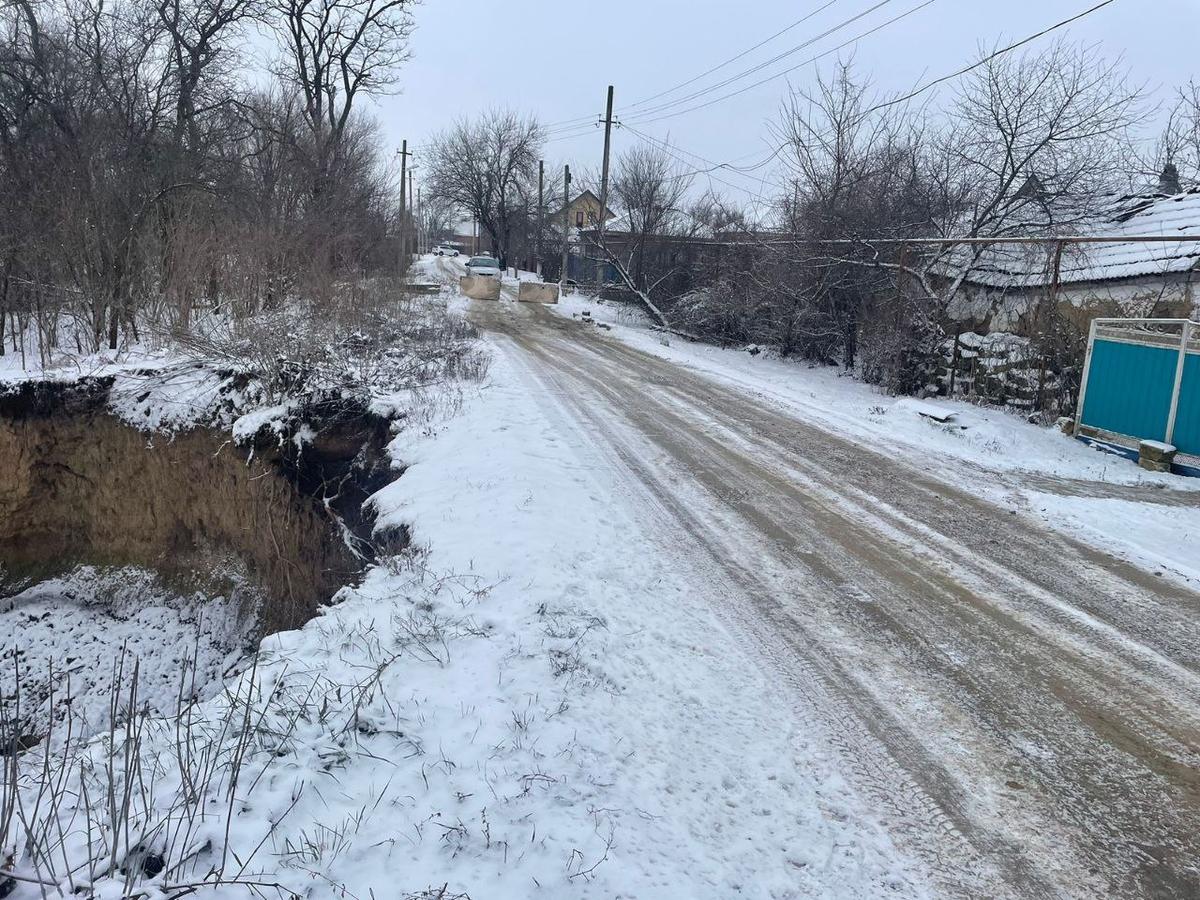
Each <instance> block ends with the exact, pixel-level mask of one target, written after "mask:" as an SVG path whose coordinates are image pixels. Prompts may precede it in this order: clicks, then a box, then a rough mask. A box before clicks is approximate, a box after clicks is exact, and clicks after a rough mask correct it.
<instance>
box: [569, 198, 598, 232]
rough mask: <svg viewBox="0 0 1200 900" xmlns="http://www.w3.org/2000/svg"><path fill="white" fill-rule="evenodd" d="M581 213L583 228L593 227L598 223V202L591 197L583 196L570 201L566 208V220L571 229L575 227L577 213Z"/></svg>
mask: <svg viewBox="0 0 1200 900" xmlns="http://www.w3.org/2000/svg"><path fill="white" fill-rule="evenodd" d="M580 212H582V213H583V224H584V226H585V227H586V226H588V225H594V224H596V223H597V222H599V221H600V201H599V200H593V199H592V198H591V197H589V196H587V195H586V194H584V195H583V196H580V197H576V198H575V199H574V200H572V201H571V205H570V206H568V207H567V220H568V222H569V223H570V225H571V227H572V228H575V227H576V223H577V222H578V215H577V214H578V213H580Z"/></svg>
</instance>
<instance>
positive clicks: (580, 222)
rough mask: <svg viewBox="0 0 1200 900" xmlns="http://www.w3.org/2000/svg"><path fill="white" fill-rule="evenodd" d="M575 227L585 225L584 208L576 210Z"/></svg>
mask: <svg viewBox="0 0 1200 900" xmlns="http://www.w3.org/2000/svg"><path fill="white" fill-rule="evenodd" d="M575 227H576V228H582V227H583V210H582V209H577V210H575Z"/></svg>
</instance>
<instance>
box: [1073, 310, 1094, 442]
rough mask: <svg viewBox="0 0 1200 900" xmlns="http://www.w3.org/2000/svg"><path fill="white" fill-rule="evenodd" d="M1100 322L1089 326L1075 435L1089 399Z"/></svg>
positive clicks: (1080, 382)
mask: <svg viewBox="0 0 1200 900" xmlns="http://www.w3.org/2000/svg"><path fill="white" fill-rule="evenodd" d="M1098 321H1099V320H1098V319H1092V321H1091V323H1090V324H1089V326H1088V345H1087V353H1086V354H1084V357H1083V378H1081V379H1080V381H1079V401H1078V402H1077V404H1076V406H1075V433H1076V434H1078V433H1079V425H1080V423H1081V422H1083V402H1084V401H1085V400H1086V399H1087V389H1088V376H1089V375H1090V374H1091V373H1092V347H1093V346H1094V345H1095V343H1096V324H1097V322H1098Z"/></svg>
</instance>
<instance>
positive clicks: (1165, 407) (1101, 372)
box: [1080, 340, 1179, 441]
mask: <svg viewBox="0 0 1200 900" xmlns="http://www.w3.org/2000/svg"><path fill="white" fill-rule="evenodd" d="M1178 364H1179V351H1178V350H1169V349H1167V348H1165V347H1151V346H1147V345H1145V344H1126V343H1122V342H1119V341H1107V340H1097V341H1096V342H1095V343H1094V344H1093V345H1092V362H1091V367H1090V369H1089V372H1088V384H1087V396H1086V397H1084V401H1083V415H1082V416H1081V417H1080V421H1081V422H1082V423H1083V424H1084V425H1091V426H1093V427H1095V428H1102V429H1104V430H1105V431H1111V432H1114V433H1116V434H1124V435H1128V436H1129V437H1134V438H1139V439H1141V440H1153V441H1161V440H1163V438H1165V437H1166V434H1167V418H1168V417H1169V415H1170V412H1171V394H1172V392H1173V391H1174V389H1175V369H1176V367H1177V366H1178ZM1177 427H1178V426H1177Z"/></svg>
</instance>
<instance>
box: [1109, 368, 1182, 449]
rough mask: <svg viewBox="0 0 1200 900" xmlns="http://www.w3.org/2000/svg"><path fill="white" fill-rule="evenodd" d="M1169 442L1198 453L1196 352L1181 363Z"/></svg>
mask: <svg viewBox="0 0 1200 900" xmlns="http://www.w3.org/2000/svg"><path fill="white" fill-rule="evenodd" d="M1089 390H1091V389H1090V388H1089ZM1171 443H1172V444H1174V445H1175V446H1176V447H1178V448H1179V449H1180V450H1181V451H1182V452H1184V453H1194V454H1197V455H1200V354H1197V353H1189V354H1188V356H1187V360H1186V361H1185V362H1184V364H1183V384H1182V385H1181V386H1180V389H1179V411H1178V412H1176V413H1175V437H1174V438H1173V439H1172V440H1171Z"/></svg>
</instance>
